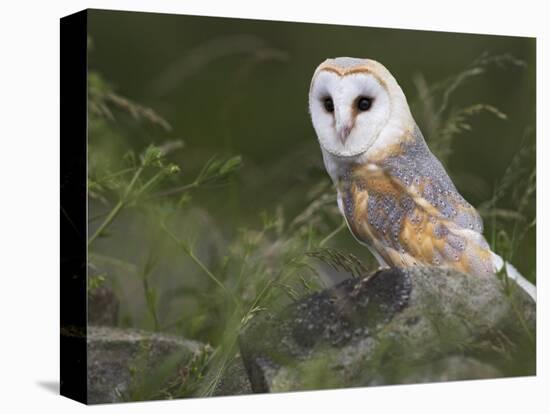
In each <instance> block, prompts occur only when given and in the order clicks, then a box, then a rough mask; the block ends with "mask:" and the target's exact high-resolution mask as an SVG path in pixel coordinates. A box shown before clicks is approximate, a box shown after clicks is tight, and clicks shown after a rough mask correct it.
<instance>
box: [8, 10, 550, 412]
mask: <svg viewBox="0 0 550 414" xmlns="http://www.w3.org/2000/svg"><path fill="white" fill-rule="evenodd" d="M504 3H505V2H504V1H502V0H501V1H483V2H482V1H479V0H474V1H472V0H460V1H449V2H444V1H437V0H431V1H425V0H416V1H390V0H384V1H367V0H362V1H351V0H337V1H327V2H321V1H310V2H305V1H304V2H298V1H297V0H278V1H256V2H252V1H245V0H230V1H223V0H220V1H212V0H179V1H177V0H154V1H153V0H96V1H80V0H58V1H56V2H51V1H34V2H32V1H9V2H8V1H5V2H3V3H2V5H1V6H0V8H1V11H0V321H1V324H0V411H1V412H5V413H11V412H27V411H30V410H32V411H30V412H37V411H38V412H40V411H47V412H50V411H52V412H57V413H65V412H71V413H72V412H80V411H81V410H84V409H85V408H84V406H81V405H79V404H77V403H75V402H73V401H70V400H68V399H65V398H62V397H59V396H58V395H57V392H56V391H55V389H54V390H53V391H52V389H51V388H52V384H55V383H57V382H58V380H59V377H58V372H59V369H58V365H59V355H58V353H59V351H58V349H59V339H58V336H59V327H58V321H59V221H58V220H59V219H58V217H59V109H58V108H59V22H58V19H59V18H60V17H61V16H64V15H66V14H70V13H73V12H75V11H78V10H81V9H83V8H86V7H94V8H109V9H122V10H141V11H158V12H169V13H180V14H197V15H215V16H226V17H248V18H263V19H272V20H290V21H303V22H323V23H339V24H351V25H360V26H380V27H398V28H410V29H428V30H429V29H431V30H444V31H460V32H471V33H490V34H509V35H525V36H536V37H537V38H538V43H537V49H538V56H537V73H538V85H537V86H538V104H537V106H538V108H537V110H538V116H537V124H538V125H537V132H538V137H537V138H538V146H537V151H538V154H537V155H538V163H537V164H538V172H537V174H538V206H537V208H538V212H539V214H538V223H537V224H538V235H537V236H538V237H537V242H538V254H537V257H538V266H539V267H538V275H539V277H538V278H537V280H538V283H539V284H538V294H539V301H538V338H537V339H538V350H539V354H538V370H537V371H538V373H539V374H538V376H537V377H536V378H522V379H509V380H486V381H466V382H460V383H445V384H433V385H408V386H391V387H379V388H369V389H353V390H344V391H328V392H308V393H293V394H284V395H270V396H252V397H224V398H211V399H207V400H204V399H203V400H179V401H166V402H154V403H139V404H138V403H133V404H126V405H124V406H121V405H114V406H103V407H101V408H99V407H96V408H93V409H92V410H96V411H97V410H101V412H106V413H110V412H120V410H121V409H123V410H124V411H125V412H139V413H142V412H152V411H154V412H162V413H164V412H179V413H182V412H200V413H204V412H210V411H212V412H213V411H217V412H226V410H230V411H233V410H235V411H236V410H239V412H252V411H255V412H261V413H262V414H263V413H272V412H273V413H275V412H277V413H280V412H288V413H290V412H293V413H294V412H300V411H303V412H309V411H310V410H312V411H313V412H316V413H317V412H323V413H324V412H342V411H344V410H345V411H349V412H354V411H355V412H361V413H368V412H371V413H380V412H385V413H394V412H395V413H397V412H400V413H411V412H412V413H414V412H422V413H440V412H445V413H446V414H447V413H449V414H450V413H461V414H464V413H469V412H472V413H478V412H479V413H482V412H487V413H488V412H498V413H499V414H500V413H518V412H522V413H542V412H548V409H549V405H550V402H549V399H548V398H547V395H548V394H549V391H548V390H550V381H549V377H550V373H549V369H550V367H549V362H548V361H549V358H550V354H549V352H550V351H549V350H548V347H549V345H548V341H549V337H548V329H544V327H548V321H549V319H548V308H549V306H548V299H550V294H549V292H550V288H547V286H550V284H549V283H548V282H546V280H545V279H546V278H547V277H550V273H549V272H548V271H549V270H550V266H549V259H550V255H549V254H548V253H547V252H545V250H544V248H545V246H548V245H549V243H548V242H549V241H550V239H549V233H546V231H550V228H549V226H548V220H547V217H548V213H547V211H548V208H549V207H550V205H549V203H548V191H545V188H546V189H547V188H548V185H547V184H545V179H546V178H549V177H550V175H549V168H548V162H547V161H546V160H547V159H548V156H549V155H550V153H549V151H548V148H549V144H548V139H549V138H550V137H548V133H546V132H547V131H548V129H547V128H545V127H547V125H548V122H545V119H543V114H544V113H545V112H544V109H543V103H545V102H548V99H549V97H550V95H549V85H550V81H549V80H548V79H549V77H548V76H547V75H548V70H547V67H546V64H547V63H548V56H550V54H549V45H550V40H548V39H550V34H549V30H548V20H547V18H548V16H549V15H550V14H549V13H548V12H546V11H545V10H544V9H545V7H544V6H545V2H543V1H540V0H539V1H531V0H523V1H521V2H514V3H513V4H511V5H507V4H504ZM544 69H546V72H545V71H544ZM545 75H546V76H545ZM510 82H513V79H510ZM518 104H520V103H518ZM546 114H547V112H546ZM547 115H548V114H547ZM544 135H546V136H544ZM546 229H549V230H546ZM544 346H545V347H546V350H545V351H546V352H545V353H544V354H543V351H544V350H543V347H544Z"/></svg>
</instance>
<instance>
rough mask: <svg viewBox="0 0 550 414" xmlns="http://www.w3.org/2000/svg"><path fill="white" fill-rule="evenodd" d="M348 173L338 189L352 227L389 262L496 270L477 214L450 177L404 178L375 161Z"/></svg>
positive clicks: (401, 265)
mask: <svg viewBox="0 0 550 414" xmlns="http://www.w3.org/2000/svg"><path fill="white" fill-rule="evenodd" d="M348 174H349V175H348V177H347V178H346V179H345V180H344V184H343V185H342V186H341V187H340V189H339V191H340V196H341V197H342V207H343V209H344V215H345V217H346V220H347V222H348V225H349V227H350V230H351V231H352V232H353V234H354V235H355V237H356V238H357V239H358V240H360V241H361V242H363V243H365V244H367V245H368V246H370V247H371V248H372V249H374V250H375V251H376V252H377V253H378V254H379V255H380V256H381V257H382V258H383V259H384V261H385V262H386V263H387V264H388V265H390V266H399V267H403V266H405V267H406V266H414V265H435V266H447V267H451V268H455V269H457V270H460V271H463V272H466V273H472V274H481V273H486V272H493V271H494V266H493V261H492V260H493V258H492V252H491V250H490V248H489V246H488V244H487V242H486V241H485V238H484V237H483V235H482V234H481V231H482V225H481V219H480V217H479V214H478V213H477V211H476V210H475V209H474V208H473V207H472V206H471V205H470V204H468V203H467V202H466V201H465V200H464V199H463V198H462V197H461V196H460V194H458V192H457V191H456V189H454V186H453V185H452V183H451V185H450V186H449V185H448V183H444V184H445V185H442V183H441V182H437V179H438V178H439V179H440V180H441V178H440V177H439V176H438V175H433V174H432V175H420V174H417V175H416V176H411V177H410V179H409V180H406V181H407V182H404V181H405V180H403V179H402V177H399V176H398V175H395V174H392V171H391V169H388V168H387V165H386V168H385V167H383V166H380V165H377V164H363V165H354V166H352V167H351V168H350V170H349V173H348ZM445 177H447V176H446V174H445ZM447 179H448V177H447ZM448 180H449V182H450V179H448ZM434 191H435V192H436V194H433V192H434Z"/></svg>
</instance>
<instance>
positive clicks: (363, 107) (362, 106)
mask: <svg viewBox="0 0 550 414" xmlns="http://www.w3.org/2000/svg"><path fill="white" fill-rule="evenodd" d="M371 106H372V99H371V98H367V97H365V96H362V97H360V98H359V99H358V100H357V109H359V110H360V111H368V110H369V109H370V107H371Z"/></svg>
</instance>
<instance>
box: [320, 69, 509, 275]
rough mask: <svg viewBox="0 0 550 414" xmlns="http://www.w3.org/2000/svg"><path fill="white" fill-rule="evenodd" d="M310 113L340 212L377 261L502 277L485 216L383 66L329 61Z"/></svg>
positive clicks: (321, 72)
mask: <svg viewBox="0 0 550 414" xmlns="http://www.w3.org/2000/svg"><path fill="white" fill-rule="evenodd" d="M365 97H366V98H368V99H369V100H370V102H371V104H372V107H371V106H369V109H367V110H363V111H361V110H359V109H357V102H358V100H359V99H362V98H365ZM327 100H330V102H331V103H332V105H333V108H332V111H331V110H330V109H331V106H330V105H328V106H327V104H326V101H327ZM323 105H324V108H325V109H324V110H323ZM376 105H378V106H376ZM382 106H383V107H382ZM348 107H349V108H348ZM327 108H328V109H327ZM310 112H311V115H312V121H313V124H314V127H315V129H316V132H317V136H318V138H319V142H320V144H321V149H322V153H323V159H324V161H325V166H326V168H327V171H328V172H329V174H330V176H331V177H332V179H333V181H334V183H335V184H336V186H337V189H338V200H339V207H340V210H341V211H342V214H343V215H344V217H345V219H346V222H347V223H348V227H349V229H350V231H351V232H352V233H353V235H354V236H355V237H356V239H357V240H359V241H360V242H362V243H364V244H366V245H367V246H368V247H369V248H370V250H371V251H372V252H373V254H374V255H375V256H376V257H377V259H378V261H379V262H380V264H382V265H389V266H397V267H406V266H414V265H435V266H442V267H450V268H455V269H457V270H460V271H463V272H466V273H470V274H486V273H492V272H495V271H496V270H497V264H496V263H497V261H498V260H497V259H495V257H498V256H496V255H495V254H494V253H493V252H492V251H491V249H490V247H489V245H488V243H487V242H486V240H485V238H484V237H483V235H482V232H483V224H482V220H481V218H480V216H479V214H478V213H477V211H476V210H475V209H474V208H473V207H472V206H471V205H470V204H469V203H468V202H467V201H466V200H465V199H464V198H463V197H462V196H461V195H460V194H459V192H458V191H457V189H456V187H455V186H454V184H453V182H452V181H451V179H450V178H449V176H448V174H447V172H446V171H445V169H444V168H443V166H442V165H441V163H440V162H439V160H437V158H436V157H435V156H434V155H433V154H432V153H431V152H430V150H429V148H428V146H427V145H426V142H425V141H424V137H423V136H422V133H421V132H420V130H419V128H418V127H417V125H416V123H415V121H414V119H413V117H412V115H411V113H410V110H409V107H408V104H407V101H406V98H405V95H404V94H403V92H402V90H401V88H400V87H399V85H398V84H397V81H396V80H395V79H394V78H393V76H392V75H391V74H390V73H389V71H388V70H387V69H386V68H385V67H384V66H383V65H381V64H380V63H378V62H375V61H372V60H366V59H354V58H337V59H329V60H327V61H325V62H323V63H322V64H321V65H320V66H319V67H318V68H317V70H316V72H315V75H314V77H313V80H312V85H311V90H310ZM499 259H500V258H499Z"/></svg>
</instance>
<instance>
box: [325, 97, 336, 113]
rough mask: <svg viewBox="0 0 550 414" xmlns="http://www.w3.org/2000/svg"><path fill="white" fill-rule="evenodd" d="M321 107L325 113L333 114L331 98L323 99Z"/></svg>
mask: <svg viewBox="0 0 550 414" xmlns="http://www.w3.org/2000/svg"><path fill="white" fill-rule="evenodd" d="M323 106H324V107H325V110H326V111H327V112H334V102H332V98H325V99H323Z"/></svg>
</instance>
